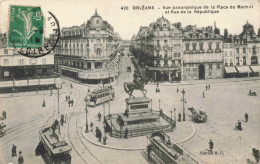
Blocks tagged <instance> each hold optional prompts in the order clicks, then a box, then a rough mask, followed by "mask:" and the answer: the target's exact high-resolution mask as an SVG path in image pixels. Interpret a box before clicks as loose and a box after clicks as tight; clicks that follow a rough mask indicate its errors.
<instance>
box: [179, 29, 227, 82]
mask: <svg viewBox="0 0 260 164" xmlns="http://www.w3.org/2000/svg"><path fill="white" fill-rule="evenodd" d="M216 31H217V28H216V27H215V29H213V27H212V26H208V27H202V28H197V27H196V26H187V27H186V28H184V29H183V63H184V64H183V70H184V71H183V72H184V73H183V74H184V77H183V80H189V79H209V78H221V77H222V68H223V58H222V54H223V48H222V45H223V44H222V43H223V39H222V37H221V36H220V35H219V33H217V32H216Z"/></svg>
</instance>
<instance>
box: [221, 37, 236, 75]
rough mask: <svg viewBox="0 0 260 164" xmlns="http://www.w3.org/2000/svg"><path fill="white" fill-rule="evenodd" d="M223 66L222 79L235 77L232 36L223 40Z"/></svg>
mask: <svg viewBox="0 0 260 164" xmlns="http://www.w3.org/2000/svg"><path fill="white" fill-rule="evenodd" d="M223 64H224V70H223V71H224V72H223V74H224V75H223V77H235V76H236V73H237V71H236V68H235V67H234V66H235V53H234V43H233V40H232V35H230V36H229V37H227V38H224V40H223Z"/></svg>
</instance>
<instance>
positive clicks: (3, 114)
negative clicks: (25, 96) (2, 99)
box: [2, 110, 6, 119]
mask: <svg viewBox="0 0 260 164" xmlns="http://www.w3.org/2000/svg"><path fill="white" fill-rule="evenodd" d="M2 116H3V118H4V119H6V111H4V110H3V112H2Z"/></svg>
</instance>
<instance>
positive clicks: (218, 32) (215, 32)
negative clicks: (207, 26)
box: [214, 27, 220, 35]
mask: <svg viewBox="0 0 260 164" xmlns="http://www.w3.org/2000/svg"><path fill="white" fill-rule="evenodd" d="M214 34H218V35H220V30H219V28H217V27H216V28H215V30H214Z"/></svg>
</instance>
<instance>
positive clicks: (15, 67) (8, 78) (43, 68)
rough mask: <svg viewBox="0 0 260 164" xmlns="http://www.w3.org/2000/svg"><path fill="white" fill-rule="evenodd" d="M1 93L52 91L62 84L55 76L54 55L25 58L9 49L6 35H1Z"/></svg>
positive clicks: (14, 50)
mask: <svg viewBox="0 0 260 164" xmlns="http://www.w3.org/2000/svg"><path fill="white" fill-rule="evenodd" d="M0 80H1V82H0V91H1V92H19V91H29V90H42V89H52V88H55V87H56V84H57V83H60V80H61V79H60V77H59V76H57V75H55V74H54V55H53V53H50V54H48V55H46V56H43V57H40V58H29V57H25V56H23V55H21V54H19V53H18V52H17V50H16V49H14V48H8V47H7V37H6V34H0Z"/></svg>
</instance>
